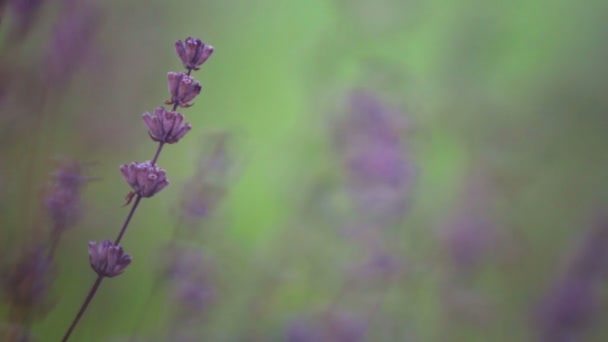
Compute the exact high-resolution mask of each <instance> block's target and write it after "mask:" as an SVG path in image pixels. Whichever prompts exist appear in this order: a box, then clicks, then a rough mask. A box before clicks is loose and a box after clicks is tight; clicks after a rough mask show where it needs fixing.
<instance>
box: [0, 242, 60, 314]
mask: <svg viewBox="0 0 608 342" xmlns="http://www.w3.org/2000/svg"><path fill="white" fill-rule="evenodd" d="M1 279H2V280H1V284H2V288H3V290H4V291H3V292H4V293H5V295H7V296H8V299H9V300H10V302H11V303H12V304H14V305H17V306H20V307H27V308H32V307H34V306H37V305H39V304H41V302H43V301H44V299H45V297H46V296H47V294H48V291H49V287H50V284H51V282H52V280H53V272H52V265H51V262H50V261H49V259H48V258H47V255H46V250H45V248H43V247H42V246H35V247H33V248H31V249H29V250H27V251H25V253H23V254H22V255H21V256H20V257H19V259H18V260H17V261H16V263H15V264H14V265H13V268H12V269H10V270H8V272H7V273H6V274H4V275H3V276H2V278H1Z"/></svg>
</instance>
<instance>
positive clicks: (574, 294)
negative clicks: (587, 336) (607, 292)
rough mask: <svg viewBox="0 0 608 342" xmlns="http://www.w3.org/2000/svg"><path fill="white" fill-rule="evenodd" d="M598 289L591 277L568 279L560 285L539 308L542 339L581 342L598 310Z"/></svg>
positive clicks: (557, 285)
mask: <svg viewBox="0 0 608 342" xmlns="http://www.w3.org/2000/svg"><path fill="white" fill-rule="evenodd" d="M597 290H598V289H597V288H596V284H594V282H590V281H589V280H588V279H576V278H566V279H563V280H562V281H561V282H560V283H558V284H556V287H555V288H554V289H552V290H551V291H550V293H549V294H548V295H547V297H546V298H545V302H544V303H543V304H542V305H541V308H540V310H539V330H540V335H541V341H546V342H562V341H563V342H567V341H578V340H579V334H580V333H581V332H583V331H584V329H585V328H586V327H587V326H588V325H589V323H590V320H591V319H592V318H593V316H594V315H595V314H596V313H597V309H598V306H597V295H598V293H597Z"/></svg>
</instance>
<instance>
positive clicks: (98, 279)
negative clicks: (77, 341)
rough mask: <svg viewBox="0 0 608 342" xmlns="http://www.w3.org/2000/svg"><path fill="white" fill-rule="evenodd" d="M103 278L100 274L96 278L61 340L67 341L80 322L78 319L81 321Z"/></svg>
mask: <svg viewBox="0 0 608 342" xmlns="http://www.w3.org/2000/svg"><path fill="white" fill-rule="evenodd" d="M102 280H103V277H102V276H98V277H97V280H95V283H94V284H93V287H91V290H90V291H89V294H88V295H87V298H86V299H85V300H84V302H83V303H82V306H81V307H80V311H78V314H77V315H76V317H75V318H74V321H72V325H70V328H69V329H68V331H67V332H66V333H65V335H64V336H63V339H62V340H61V342H66V341H67V340H68V338H70V335H71V334H72V331H74V328H75V327H76V324H78V321H80V318H81V317H82V315H83V314H84V312H85V311H86V310H87V307H88V306H89V303H91V299H93V296H95V293H96V292H97V289H98V288H99V285H101V281H102Z"/></svg>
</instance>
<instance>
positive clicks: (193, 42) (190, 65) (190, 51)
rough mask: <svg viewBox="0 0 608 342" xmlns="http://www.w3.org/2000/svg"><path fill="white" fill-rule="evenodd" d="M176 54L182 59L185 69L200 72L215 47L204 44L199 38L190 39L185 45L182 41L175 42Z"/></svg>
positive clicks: (187, 39)
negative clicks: (200, 67)
mask: <svg viewBox="0 0 608 342" xmlns="http://www.w3.org/2000/svg"><path fill="white" fill-rule="evenodd" d="M175 52H177V55H178V56H179V59H181V61H182V63H183V64H184V67H185V68H187V69H191V70H198V69H199V68H198V67H199V66H201V65H202V64H203V63H205V61H206V60H207V59H208V58H209V57H210V56H211V54H212V53H213V46H211V45H209V44H205V43H203V41H202V40H200V39H198V38H192V37H188V38H186V41H185V43H184V42H183V41H181V40H178V41H177V42H175Z"/></svg>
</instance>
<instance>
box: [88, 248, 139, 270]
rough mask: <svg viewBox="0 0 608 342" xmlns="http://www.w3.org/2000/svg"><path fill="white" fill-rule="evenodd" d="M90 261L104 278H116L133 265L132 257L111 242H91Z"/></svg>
mask: <svg viewBox="0 0 608 342" xmlns="http://www.w3.org/2000/svg"><path fill="white" fill-rule="evenodd" d="M89 260H90V262H91V267H92V268H93V270H94V271H95V272H97V274H99V275H100V276H102V277H109V278H112V277H116V276H117V275H119V274H121V273H122V272H123V271H124V270H125V268H127V266H129V264H130V263H131V256H130V255H128V254H126V253H125V251H124V250H123V249H122V247H120V246H118V245H114V244H113V243H112V242H110V240H103V241H102V242H101V243H97V242H96V241H91V242H89Z"/></svg>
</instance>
